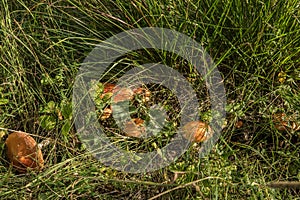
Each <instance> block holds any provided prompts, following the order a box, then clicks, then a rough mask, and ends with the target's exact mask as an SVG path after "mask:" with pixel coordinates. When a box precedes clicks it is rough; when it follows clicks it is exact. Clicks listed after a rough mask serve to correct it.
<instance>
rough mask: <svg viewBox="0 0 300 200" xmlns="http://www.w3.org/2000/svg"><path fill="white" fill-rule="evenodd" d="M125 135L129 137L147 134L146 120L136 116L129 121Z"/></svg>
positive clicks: (125, 128)
mask: <svg viewBox="0 0 300 200" xmlns="http://www.w3.org/2000/svg"><path fill="white" fill-rule="evenodd" d="M124 132H125V135H126V136H128V137H138V138H139V137H141V136H143V135H144V134H145V127H144V120H142V119H140V118H134V119H132V120H131V121H128V122H127V123H126V124H125V127H124Z"/></svg>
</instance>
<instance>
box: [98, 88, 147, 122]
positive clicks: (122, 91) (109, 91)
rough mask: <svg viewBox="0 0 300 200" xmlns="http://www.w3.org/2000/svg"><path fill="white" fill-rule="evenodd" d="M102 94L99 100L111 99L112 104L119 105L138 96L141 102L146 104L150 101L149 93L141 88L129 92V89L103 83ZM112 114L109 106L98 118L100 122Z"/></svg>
mask: <svg viewBox="0 0 300 200" xmlns="http://www.w3.org/2000/svg"><path fill="white" fill-rule="evenodd" d="M103 85H104V90H103V93H102V94H101V96H100V98H101V99H103V98H104V97H106V98H112V100H113V103H119V102H122V101H130V100H132V99H133V98H134V96H135V95H140V96H141V98H142V99H141V100H142V102H147V101H149V100H150V96H151V92H150V91H149V90H148V89H146V88H143V87H138V88H134V89H133V90H131V89H130V88H121V87H119V86H116V85H115V84H112V83H105V84H103ZM111 114H112V106H111V105H109V106H108V107H106V108H105V109H104V110H103V112H102V115H101V116H100V119H101V120H105V119H108V118H109V117H110V116H111Z"/></svg>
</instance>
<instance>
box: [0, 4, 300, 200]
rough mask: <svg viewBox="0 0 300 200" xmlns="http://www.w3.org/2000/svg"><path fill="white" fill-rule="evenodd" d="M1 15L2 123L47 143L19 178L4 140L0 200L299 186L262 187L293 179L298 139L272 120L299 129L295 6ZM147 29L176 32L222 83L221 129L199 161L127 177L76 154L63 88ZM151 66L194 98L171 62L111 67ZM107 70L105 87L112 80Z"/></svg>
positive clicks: (193, 158)
mask: <svg viewBox="0 0 300 200" xmlns="http://www.w3.org/2000/svg"><path fill="white" fill-rule="evenodd" d="M0 9H1V10H0V16H1V17H0V19H1V23H0V26H1V28H0V44H1V45H0V52H1V54H0V65H1V67H0V91H1V92H0V126H1V127H5V128H10V129H15V130H22V131H26V132H28V133H32V134H34V135H35V136H36V137H35V138H36V139H37V141H38V142H41V141H42V140H43V139H45V138H47V139H49V140H50V141H51V142H50V144H49V145H48V146H47V147H45V149H43V153H44V159H45V163H46V167H45V169H44V170H43V171H42V172H40V173H36V172H29V173H27V174H25V175H21V174H17V173H15V171H14V170H13V169H11V167H9V163H8V161H7V160H6V158H5V148H4V140H5V138H6V137H7V133H5V135H4V136H3V138H2V139H1V146H0V147H1V148H0V150H1V152H2V157H0V163H1V164H0V186H1V187H0V197H1V199H47V198H48V199H62V198H66V199H80V198H82V199H97V198H100V199H150V198H158V199H233V198H236V199H299V189H291V188H290V189H289V188H285V189H284V188H283V189H273V188H269V187H267V186H266V184H267V183H269V182H272V181H299V179H300V162H299V156H300V155H299V154H300V151H299V145H300V135H299V131H295V130H291V129H289V130H288V131H285V132H280V131H278V130H277V129H276V128H275V124H274V122H273V120H272V119H273V117H272V116H274V114H275V113H285V114H286V115H287V116H288V117H290V118H292V119H293V120H291V121H295V122H297V123H300V116H299V110H300V93H299V88H300V4H299V2H298V1H296V0H288V1H286V0H285V1H283V0H267V1H264V2H262V1H255V0H249V1H238V0H213V1H209V0H203V1H179V0H164V1H160V2H157V1H154V0H144V1H136V0H132V1H127V0H126V1H120V0H116V1H110V0H106V1H100V0H99V1H98V0H94V1H92V0H88V1H81V2H80V1H76V0H68V1H51V0H49V1H26V0H17V1H7V0H2V1H1V2H0ZM149 26H150V27H155V26H156V27H164V28H170V29H173V30H176V31H179V32H181V33H184V34H186V35H188V36H190V37H191V38H194V39H195V40H196V41H197V42H199V43H201V44H202V45H203V47H204V48H205V49H206V51H207V52H208V53H209V54H210V55H211V57H212V58H213V60H214V62H215V63H216V64H217V66H218V69H219V71H220V72H221V75H222V77H223V78H224V84H225V88H226V96H227V107H226V111H227V117H226V122H227V124H226V127H225V128H224V129H223V131H222V135H221V138H220V139H219V141H218V143H217V144H216V145H215V147H214V149H213V150H212V151H211V153H210V154H209V155H208V156H207V157H204V158H200V159H199V158H198V151H197V150H198V149H199V147H200V145H199V144H198V145H193V146H192V147H191V148H190V149H189V150H188V151H187V152H186V153H185V154H184V155H183V156H182V157H180V158H179V159H178V160H177V161H176V162H174V163H173V164H171V165H170V166H168V167H165V168H163V169H161V170H158V171H155V172H149V173H145V174H128V173H124V172H119V171H116V170H113V169H111V168H109V167H105V166H103V165H102V164H101V163H100V162H98V161H97V160H96V159H94V158H93V157H92V156H90V155H89V154H88V153H87V152H86V151H85V149H84V147H83V145H82V144H81V142H80V140H79V139H78V137H77V134H76V130H75V129H74V126H73V124H72V122H73V118H72V113H71V109H70V107H71V103H70V102H71V97H72V86H73V83H74V79H75V76H76V73H77V71H78V69H79V67H80V64H81V63H82V62H83V60H84V58H85V57H86V56H87V55H88V53H89V52H90V51H91V50H92V49H93V48H94V47H95V45H96V44H98V43H100V42H101V41H103V40H105V39H107V38H109V37H110V36H112V35H114V34H116V33H120V32H122V31H124V30H129V29H132V28H139V27H149ZM149 61H156V62H158V61H160V62H162V63H167V64H168V65H169V66H179V69H178V70H179V71H180V72H181V73H183V74H184V76H185V77H186V78H187V79H188V80H190V82H191V84H193V87H194V88H198V91H197V92H198V93H197V94H198V95H199V96H201V95H203V94H202V93H201V90H200V89H199V88H202V86H201V77H200V78H199V77H198V76H196V78H195V73H194V72H191V71H190V68H189V67H186V65H184V62H182V60H180V59H178V58H177V57H176V56H174V55H172V54H171V55H170V54H168V53H164V52H162V53H161V54H159V52H152V51H148V52H134V54H133V55H128V56H127V57H124V58H122V59H120V63H119V66H121V67H122V68H123V69H124V66H125V67H126V66H127V67H128V66H129V67H132V66H136V65H137V63H139V64H141V63H145V62H149ZM114 70H115V71H113V73H111V74H110V75H109V76H108V77H107V81H116V79H117V77H116V75H118V73H119V72H120V71H118V68H115V69H114ZM160 98H165V97H164V96H163V97H160ZM171 99H172V98H171ZM206 109H207V108H206V107H205V105H204V107H201V108H200V111H201V112H199V113H200V116H201V117H202V118H203V119H204V118H205V114H203V113H204V112H205V111H206ZM238 120H241V121H243V126H242V127H241V128H237V127H236V122H237V121H238ZM157 142H159V141H157ZM148 146H150V147H148ZM148 146H147V144H145V145H144V146H143V148H146V149H147V148H150V149H151V148H153V147H151V145H149V144H148Z"/></svg>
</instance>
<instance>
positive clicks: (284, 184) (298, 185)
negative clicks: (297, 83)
mask: <svg viewBox="0 0 300 200" xmlns="http://www.w3.org/2000/svg"><path fill="white" fill-rule="evenodd" d="M267 186H268V187H271V188H293V189H300V182H299V181H278V182H271V183H268V184H267Z"/></svg>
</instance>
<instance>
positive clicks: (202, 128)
mask: <svg viewBox="0 0 300 200" xmlns="http://www.w3.org/2000/svg"><path fill="white" fill-rule="evenodd" d="M211 134H212V129H211V127H210V126H209V125H208V124H207V123H205V122H201V121H191V122H188V123H187V124H185V125H184V126H183V136H184V137H185V138H186V139H188V140H190V141H191V142H203V141H205V140H207V139H209V138H210V137H211Z"/></svg>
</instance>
